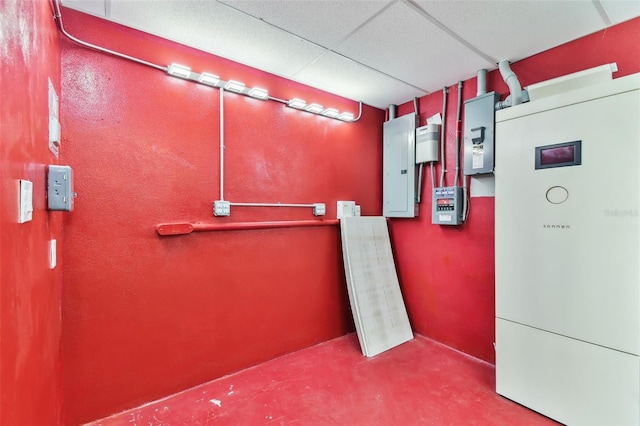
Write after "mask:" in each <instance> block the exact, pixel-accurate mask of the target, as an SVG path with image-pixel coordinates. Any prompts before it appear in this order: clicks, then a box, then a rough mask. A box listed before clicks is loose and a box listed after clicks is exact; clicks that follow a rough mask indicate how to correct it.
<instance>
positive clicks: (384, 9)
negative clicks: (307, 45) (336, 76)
mask: <svg viewBox="0 0 640 426" xmlns="http://www.w3.org/2000/svg"><path fill="white" fill-rule="evenodd" d="M396 3H398V0H392V1H390V2H389V3H387V5H386V6H384V7H383V8H382V9H380V10H379V11H377V12H376V13H374V14H373V15H372V16H371V17H369V19H367V20H365V21H364V22H362V23H361V24H360V25H358V26H357V27H356V28H354V29H353V30H352V31H351V32H349V34H347V35H346V36H344V37H343V38H342V39H340V40H338V41H337V42H335V43H334V44H333V45H332V46H331V47H325V46H320V45H318V46H319V47H322V48H323V49H325V52H323V53H321V54H320V55H318V56H316V57H315V58H313V59H311V60H310V61H309V62H307V63H306V64H304V65H302V66H301V67H300V68H299V69H298V70H297V71H295V72H294V73H292V74H291V75H292V76H293V77H295V76H296V75H297V74H298V73H300V72H302V71H303V70H304V69H305V68H307V67H308V66H311V65H313V64H314V63H316V62H317V61H318V60H320V58H322V56H324V55H325V54H326V53H327V51H328V52H333V53H336V54H338V55H339V53H337V52H336V51H335V48H336V47H338V46H340V45H341V44H342V43H344V42H345V41H346V40H348V39H349V37H351V36H352V35H354V34H355V33H356V32H358V31H359V30H360V29H361V28H363V27H364V26H365V25H367V24H368V23H369V22H371V21H372V20H374V19H375V18H377V17H378V16H380V15H381V14H382V13H383V12H384V11H386V10H387V9H389V8H390V7H391V6H393V5H394V4H396ZM341 56H343V55H341ZM349 59H350V58H349ZM354 62H355V61H354ZM392 78H395V77H392Z"/></svg>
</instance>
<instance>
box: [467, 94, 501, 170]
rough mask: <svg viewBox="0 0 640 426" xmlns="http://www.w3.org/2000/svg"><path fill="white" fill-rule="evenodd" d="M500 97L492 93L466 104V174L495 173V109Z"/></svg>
mask: <svg viewBox="0 0 640 426" xmlns="http://www.w3.org/2000/svg"><path fill="white" fill-rule="evenodd" d="M499 100H500V95H499V94H497V93H496V92H490V93H487V94H484V95H481V96H477V97H475V98H473V99H469V100H467V101H465V103H464V174H465V175H467V176H469V175H479V174H483V173H493V168H494V139H495V108H496V102H498V101H499Z"/></svg>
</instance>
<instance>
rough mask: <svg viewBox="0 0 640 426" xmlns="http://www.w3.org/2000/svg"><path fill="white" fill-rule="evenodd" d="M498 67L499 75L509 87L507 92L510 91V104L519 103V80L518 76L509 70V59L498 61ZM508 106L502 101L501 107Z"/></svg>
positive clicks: (520, 96) (520, 93)
mask: <svg viewBox="0 0 640 426" xmlns="http://www.w3.org/2000/svg"><path fill="white" fill-rule="evenodd" d="M498 69H499V70H500V75H501V76H502V79H503V80H504V82H505V83H506V84H507V86H508V87H509V92H510V93H511V106H515V105H519V104H521V103H522V86H520V82H519V81H518V77H516V74H515V73H514V72H513V71H512V70H511V67H510V66H509V61H500V62H499V63H498ZM507 106H509V104H506V103H504V102H503V103H502V108H505V107H507Z"/></svg>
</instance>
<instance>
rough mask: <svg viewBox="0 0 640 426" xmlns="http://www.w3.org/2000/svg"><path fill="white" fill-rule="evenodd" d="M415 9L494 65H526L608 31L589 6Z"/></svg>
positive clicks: (527, 2)
mask: <svg viewBox="0 0 640 426" xmlns="http://www.w3.org/2000/svg"><path fill="white" fill-rule="evenodd" d="M416 4H418V5H419V6H420V7H421V8H422V9H423V10H425V11H426V12H427V13H429V14H430V15H431V16H433V17H434V18H435V19H437V20H438V21H440V22H441V23H442V24H444V25H446V26H447V27H449V28H450V29H451V30H452V31H453V32H454V33H456V34H457V35H459V36H460V37H462V38H463V39H464V40H466V41H467V42H469V43H470V44H472V45H473V46H474V47H476V48H477V49H479V50H480V51H482V52H483V53H485V54H487V55H489V56H491V57H493V58H495V59H496V60H503V59H509V60H512V61H515V60H519V59H523V58H526V57H528V56H531V55H534V54H536V53H539V52H542V51H544V50H547V49H550V48H551V47H554V46H558V45H560V44H563V43H566V42H567V41H569V40H574V39H576V38H579V37H582V36H584V35H587V34H590V33H592V32H595V31H598V30H600V29H602V28H604V27H605V23H604V21H603V20H602V18H601V17H600V15H599V13H598V10H597V9H596V7H595V6H594V5H593V3H592V2H590V1H538V0H533V1H531V0H519V1H492V0H489V1H444V2H435V1H429V0H416Z"/></svg>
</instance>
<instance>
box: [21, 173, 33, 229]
mask: <svg viewBox="0 0 640 426" xmlns="http://www.w3.org/2000/svg"><path fill="white" fill-rule="evenodd" d="M19 209H20V211H19V212H18V223H25V222H29V221H30V220H31V219H32V218H33V182H31V181H28V180H22V179H21V180H20V206H19Z"/></svg>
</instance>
